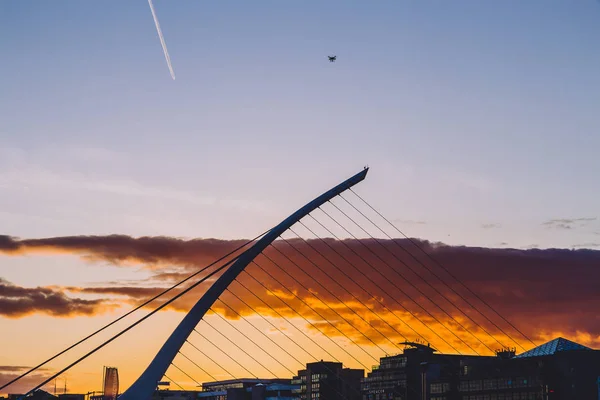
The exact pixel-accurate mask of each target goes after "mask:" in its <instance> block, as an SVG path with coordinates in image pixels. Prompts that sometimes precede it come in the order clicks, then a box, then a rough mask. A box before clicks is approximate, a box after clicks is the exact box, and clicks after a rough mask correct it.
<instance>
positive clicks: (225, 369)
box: [180, 339, 237, 381]
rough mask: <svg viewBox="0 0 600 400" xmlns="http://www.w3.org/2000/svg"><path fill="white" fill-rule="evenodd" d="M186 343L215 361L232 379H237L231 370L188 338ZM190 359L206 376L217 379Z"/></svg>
mask: <svg viewBox="0 0 600 400" xmlns="http://www.w3.org/2000/svg"><path fill="white" fill-rule="evenodd" d="M186 343H187V344H189V345H190V346H192V347H193V348H194V349H196V351H198V352H199V353H200V354H202V355H203V356H204V357H206V358H208V359H209V360H210V361H212V362H213V363H215V364H216V365H217V366H218V367H219V368H221V369H222V370H223V371H225V373H226V374H228V375H229V376H231V377H232V378H233V379H237V378H236V376H235V375H234V374H232V373H231V372H229V370H227V368H225V367H224V366H223V365H221V364H220V363H218V362H216V361H215V360H214V359H213V358H212V357H211V356H209V355H208V354H206V353H205V352H203V351H202V350H200V349H199V348H198V347H197V346H196V345H194V344H193V343H192V342H190V341H189V339H188V340H186ZM180 354H181V353H180ZM182 355H183V354H182ZM184 357H185V356H184ZM190 361H191V362H192V363H194V364H195V365H196V366H197V367H198V368H200V370H201V371H203V372H204V373H206V374H207V375H208V376H210V377H211V378H212V380H213V381H218V379H217V378H215V377H214V376H212V375H211V374H209V373H208V372H207V371H206V370H205V369H204V368H202V367H201V366H199V365H198V364H196V363H195V362H194V361H192V360H190Z"/></svg>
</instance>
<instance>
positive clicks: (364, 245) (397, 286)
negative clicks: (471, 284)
mask: <svg viewBox="0 0 600 400" xmlns="http://www.w3.org/2000/svg"><path fill="white" fill-rule="evenodd" d="M332 204H333V203H332ZM320 210H321V212H322V213H324V214H325V215H326V216H327V217H329V218H330V219H331V220H332V221H333V222H335V223H336V224H337V225H338V226H340V227H341V228H342V229H343V230H344V231H346V232H347V233H348V234H349V235H351V236H352V237H353V238H354V239H355V240H356V241H357V243H359V244H361V245H362V247H364V248H365V249H367V251H368V252H369V253H370V254H372V255H373V256H375V257H376V258H377V259H378V260H379V261H381V263H383V265H385V266H387V267H388V268H389V269H390V270H391V271H392V272H394V273H395V274H396V275H397V276H399V277H400V278H401V279H402V280H403V281H404V282H406V283H407V284H408V285H409V286H410V287H412V288H413V289H415V290H416V291H417V292H418V293H419V294H420V295H421V296H423V297H424V298H425V299H427V300H428V302H429V303H431V304H433V305H434V306H435V307H437V308H438V309H439V310H441V311H442V312H443V313H445V314H446V315H447V316H448V317H450V318H452V319H453V320H454V318H453V317H452V316H451V315H450V314H448V313H447V312H446V311H445V310H444V309H443V308H441V307H440V306H439V305H438V304H436V303H435V301H433V299H432V298H431V296H429V295H427V294H426V293H425V292H423V291H422V290H421V289H419V288H418V287H417V286H416V285H415V284H414V283H412V282H411V281H410V280H409V279H408V278H406V277H405V276H404V275H403V274H402V273H401V272H399V271H398V270H397V269H395V268H394V267H392V265H391V264H390V263H389V262H387V261H386V260H384V259H383V258H382V257H381V256H379V254H377V253H375V252H374V251H373V250H372V249H371V248H370V247H369V246H367V245H366V244H365V243H364V242H363V241H362V240H361V239H359V238H358V237H356V236H355V235H354V234H353V233H352V232H350V231H349V230H348V229H346V228H345V227H344V226H343V225H342V224H341V223H340V222H338V221H337V220H336V219H335V218H333V217H332V216H331V215H330V214H329V213H328V212H327V211H325V210H323V209H322V208H321V209H320ZM401 262H402V261H401ZM369 265H371V264H369ZM373 269H374V270H375V271H376V272H377V273H378V274H379V275H381V276H384V275H383V274H382V273H381V272H380V271H379V270H378V269H377V268H375V267H373ZM386 279H387V280H388V282H389V283H390V284H391V285H392V286H394V287H395V288H396V289H398V290H399V291H400V292H402V293H406V292H405V291H404V290H403V289H402V288H401V287H400V286H399V285H398V284H397V283H396V282H394V281H393V280H392V279H389V278H386ZM411 300H412V302H413V303H414V304H415V305H417V306H418V307H419V308H420V309H421V310H423V312H425V314H427V315H428V316H429V317H430V318H431V319H433V320H434V321H435V322H437V323H438V324H439V325H440V326H441V327H443V328H444V329H445V330H447V331H448V332H449V333H450V334H451V335H452V336H454V337H455V338H456V339H457V340H458V341H459V342H461V343H462V344H463V345H465V346H466V347H468V348H469V349H470V350H471V351H473V352H474V353H475V354H477V355H480V354H479V352H478V351H477V350H476V349H474V348H473V347H472V346H471V345H470V344H469V343H467V342H466V341H465V340H464V339H463V338H461V337H460V336H458V335H457V334H456V333H455V332H454V331H453V330H452V329H450V328H449V327H448V326H447V325H445V324H444V323H442V321H441V320H440V319H439V318H438V317H436V316H435V315H433V314H432V313H431V312H430V311H429V310H427V309H426V308H425V307H424V306H423V305H422V304H420V303H418V302H416V301H415V300H414V299H413V298H412V297H411ZM454 321H455V322H457V323H458V321H456V320H454ZM458 324H459V325H460V323H458ZM467 332H468V331H467ZM483 344H484V346H486V347H487V345H486V344H485V343H483ZM454 349H455V350H456V348H454ZM488 349H489V347H488ZM456 351H458V350H456ZM490 351H492V350H491V349H490ZM459 354H460V353H459Z"/></svg>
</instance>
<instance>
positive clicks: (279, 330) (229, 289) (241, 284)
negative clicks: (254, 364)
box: [211, 269, 361, 396]
mask: <svg viewBox="0 0 600 400" xmlns="http://www.w3.org/2000/svg"><path fill="white" fill-rule="evenodd" d="M244 272H245V273H246V275H249V276H251V277H252V275H251V274H250V273H249V272H248V271H247V269H245V270H244ZM252 278H253V279H254V277H252ZM235 282H236V283H237V284H238V285H240V286H242V287H244V288H245V289H246V290H247V291H248V292H250V293H251V294H252V295H253V296H254V297H256V298H257V299H259V300H260V301H261V302H262V303H263V304H265V305H266V306H267V307H268V308H269V309H270V310H271V311H273V312H274V313H276V314H277V315H279V316H280V317H281V318H283V319H284V320H285V321H286V322H288V323H289V324H290V325H292V326H293V327H294V328H296V329H298V328H297V327H296V326H295V325H294V324H292V323H291V322H290V321H289V320H288V319H287V318H286V317H283V316H282V315H281V314H280V313H279V312H278V311H277V310H275V309H274V308H273V307H271V306H270V305H269V304H268V303H266V302H265V301H264V300H262V299H261V298H260V297H258V296H257V295H256V294H255V293H254V292H252V291H251V290H250V289H248V288H247V287H246V286H245V285H244V284H243V283H242V282H241V281H240V280H239V277H238V278H236V279H235ZM227 292H229V293H230V294H231V295H233V296H234V297H235V298H237V299H238V300H239V301H240V302H241V303H242V304H244V305H245V306H246V307H248V308H249V309H250V310H251V311H252V312H253V313H254V314H256V315H258V316H260V317H261V318H262V319H263V320H265V321H266V322H267V323H268V324H269V325H270V326H271V327H273V328H274V329H275V330H277V332H279V333H280V334H281V335H282V336H283V337H285V338H287V339H288V340H289V341H290V342H291V343H293V344H294V345H295V346H296V347H297V348H299V349H300V350H302V351H303V352H305V353H306V354H307V355H308V356H310V357H311V358H313V359H314V360H315V361H318V358H317V357H315V356H314V355H312V354H311V353H310V352H308V350H306V349H305V348H304V347H302V346H300V345H299V344H298V342H296V341H295V340H294V339H292V338H291V337H290V336H288V335H286V334H285V333H284V332H283V331H282V330H281V329H280V328H279V327H277V326H276V325H274V324H273V323H272V322H271V321H269V320H268V319H267V318H266V317H265V316H264V315H262V314H261V313H259V312H258V311H257V310H256V309H255V308H254V307H252V306H251V305H250V304H248V302H246V301H245V300H244V299H243V298H242V297H240V296H238V295H237V294H236V293H234V292H233V291H232V290H231V285H230V286H229V287H228V288H227ZM219 301H221V302H222V303H223V304H225V305H226V306H227V307H228V308H229V309H231V310H232V311H233V312H234V313H235V314H236V315H238V316H239V317H240V318H241V319H244V320H246V322H247V323H249V324H250V325H252V326H253V327H254V329H256V330H257V331H259V333H261V334H262V335H263V336H264V337H265V338H267V339H268V340H269V341H271V342H272V343H273V344H275V345H276V346H277V347H278V348H279V349H280V350H282V351H283V352H284V353H286V354H287V355H288V356H290V357H291V358H293V359H294V360H295V361H296V362H297V363H298V364H299V365H300V367H301V368H302V369H304V368H305V363H303V362H302V361H300V360H299V359H298V358H296V357H295V356H293V355H292V354H290V353H289V352H288V351H287V350H285V349H284V348H283V347H281V346H280V345H279V344H277V343H276V342H275V341H273V340H272V339H271V338H270V337H268V336H267V335H265V334H264V332H262V331H260V330H259V329H258V328H257V327H256V326H255V325H254V324H252V323H251V322H250V321H248V320H247V319H246V318H244V317H243V316H242V315H241V314H240V313H239V312H238V311H236V310H235V309H234V308H233V307H232V306H231V305H229V304H227V303H225V302H224V301H223V300H222V299H219ZM211 311H213V313H216V311H215V310H211ZM219 317H221V319H223V320H225V318H224V317H223V316H221V315H219ZM225 321H226V322H227V323H229V322H228V321H227V320H225ZM229 324H230V323H229ZM230 326H232V328H234V329H235V330H236V331H238V332H239V333H240V334H242V335H244V334H243V332H240V331H239V329H237V328H235V326H233V325H232V324H230ZM298 331H299V332H301V333H302V334H303V335H305V336H306V337H308V338H309V339H310V337H309V336H308V335H306V334H305V333H304V332H303V331H302V330H300V329H298ZM244 336H245V335H244ZM310 340H311V341H312V342H313V343H315V342H314V340H313V339H310ZM253 344H255V345H256V346H257V347H259V348H260V349H261V350H262V351H263V352H265V353H267V354H270V353H268V352H267V351H266V350H265V349H263V348H261V347H260V346H259V345H258V344H257V343H255V342H253ZM271 358H273V357H272V356H271ZM275 360H276V359H275ZM276 361H277V362H278V363H279V364H280V365H282V366H283V367H284V368H286V369H287V370H288V372H290V373H291V374H292V375H295V373H294V372H293V371H291V370H290V369H289V368H287V367H285V365H283V364H281V363H280V362H279V361H278V360H276ZM335 361H337V360H335ZM338 362H339V361H338ZM324 367H325V369H327V370H328V371H329V372H331V373H332V374H334V373H335V371H334V370H332V369H331V368H329V367H328V366H327V365H324ZM273 375H275V374H273ZM275 376H276V375H275ZM342 380H343V381H344V382H345V383H349V382H347V381H345V380H344V379H342ZM348 386H349V387H350V388H352V389H353V390H355V391H356V393H357V394H359V395H360V394H361V393H360V391H358V390H356V389H354V388H353V387H352V385H348ZM331 388H332V389H334V390H335V391H336V392H337V393H338V394H340V395H342V396H343V394H342V393H340V392H339V390H338V389H337V388H335V387H333V386H331Z"/></svg>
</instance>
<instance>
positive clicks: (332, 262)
mask: <svg viewBox="0 0 600 400" xmlns="http://www.w3.org/2000/svg"><path fill="white" fill-rule="evenodd" d="M298 223H299V224H300V225H302V226H303V227H304V228H305V229H306V230H308V231H309V232H310V233H311V234H312V235H313V236H315V238H317V239H318V240H319V241H321V242H322V243H323V244H325V245H326V246H327V247H328V248H329V249H330V250H331V251H333V252H334V253H336V254H337V255H338V256H339V257H340V258H342V259H343V260H344V261H345V262H346V263H347V264H348V265H349V266H351V267H352V268H353V269H354V270H356V271H357V272H358V273H359V274H361V275H362V276H364V277H365V278H366V279H367V280H369V281H371V282H372V283H374V284H375V285H377V284H376V283H375V282H373V281H372V280H371V279H370V278H369V277H368V276H367V275H366V274H364V273H363V272H362V271H361V270H360V269H358V268H356V267H355V266H354V263H353V262H352V261H350V260H348V258H347V257H346V256H344V255H343V254H341V253H340V252H339V251H338V250H337V249H336V248H335V247H333V246H331V245H330V244H329V243H328V242H327V241H326V240H325V239H323V238H322V237H320V236H319V235H317V234H316V233H315V232H314V231H313V230H312V229H311V228H309V227H308V226H306V224H304V223H303V222H302V221H298ZM290 231H292V232H293V233H294V234H295V235H296V236H297V237H298V238H300V239H302V240H303V241H304V243H306V244H307V245H308V246H310V247H311V248H313V249H314V250H315V251H317V252H318V253H319V254H321V256H322V257H323V258H325V259H326V260H327V261H328V262H329V263H330V264H331V265H332V266H333V267H335V268H336V270H338V271H340V272H341V273H342V274H343V275H344V276H346V277H347V278H348V279H350V280H351V281H352V282H353V283H354V284H355V285H356V286H357V287H359V288H360V289H361V290H363V291H364V292H365V293H366V294H367V295H368V296H370V297H371V298H372V299H374V300H375V301H377V302H378V303H379V305H381V307H383V309H384V310H386V311H387V312H389V313H390V314H392V315H395V314H393V312H392V310H390V309H389V308H388V307H387V306H386V305H385V304H384V303H383V302H382V301H381V300H379V299H378V298H377V296H375V295H374V294H373V293H371V292H370V291H368V290H367V289H366V288H365V286H364V285H360V284H359V283H358V282H356V280H354V279H353V278H352V277H351V276H350V275H348V274H347V273H346V272H345V271H344V270H343V269H342V268H339V267H337V266H336V263H335V262H334V261H332V260H331V259H330V258H329V257H327V256H326V255H325V254H323V252H320V251H319V250H318V249H316V248H315V247H314V246H312V245H311V244H310V242H309V241H308V240H306V239H304V238H302V237H301V236H300V235H298V234H297V233H296V232H295V231H293V230H292V229H290ZM338 241H339V240H338ZM340 242H341V241H340ZM377 286H378V285H377ZM378 287H379V286H378ZM379 289H380V290H382V289H381V288H380V287H379ZM365 305H366V304H365ZM371 311H372V312H373V314H375V315H376V316H377V317H379V319H380V320H381V321H382V322H384V323H385V324H387V326H389V327H390V328H391V329H392V330H393V331H394V332H396V333H397V334H398V335H400V336H401V337H402V338H403V339H404V341H408V339H407V338H406V336H405V335H404V334H403V333H402V332H400V331H398V330H397V329H396V328H395V327H394V326H393V325H391V324H390V323H389V322H388V321H387V320H386V319H385V318H383V317H381V316H380V315H379V314H378V313H377V312H376V311H374V310H373V309H371ZM396 318H398V319H399V320H400V322H402V323H404V324H406V325H407V326H408V327H409V328H410V329H411V330H412V331H413V332H415V333H416V334H417V335H419V334H418V333H417V332H416V331H415V330H414V329H413V328H412V327H411V326H410V325H408V324H407V323H406V322H404V320H402V319H401V318H400V317H398V316H396ZM421 338H422V339H424V340H425V338H423V337H422V336H421Z"/></svg>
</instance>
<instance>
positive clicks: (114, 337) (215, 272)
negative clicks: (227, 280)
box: [25, 258, 237, 396]
mask: <svg viewBox="0 0 600 400" xmlns="http://www.w3.org/2000/svg"><path fill="white" fill-rule="evenodd" d="M236 260H237V258H234V259H231V260H229V261H228V262H226V263H225V264H223V265H222V266H220V267H219V268H217V269H215V270H214V271H212V272H210V273H209V274H208V275H206V276H205V277H203V278H202V279H200V280H199V281H197V282H195V283H193V284H192V285H190V286H188V287H187V288H185V289H184V290H182V291H181V292H179V293H178V294H177V295H175V296H173V297H172V298H171V299H169V300H167V301H166V302H164V303H163V304H161V305H160V306H158V307H157V308H155V309H154V310H152V311H151V312H149V313H148V314H146V315H144V316H143V317H142V318H140V319H138V320H137V321H135V322H134V323H133V324H131V325H129V326H128V327H127V328H125V329H123V330H121V331H120V332H119V333H117V334H115V335H113V336H112V337H111V338H109V339H108V340H106V341H104V342H103V343H102V344H100V345H98V346H96V347H95V348H93V349H92V350H90V351H88V352H87V353H86V354H84V355H83V356H82V357H79V358H78V359H77V360H75V361H73V362H72V363H71V364H69V365H67V366H66V367H64V368H63V369H61V370H60V371H58V372H57V373H55V374H53V375H52V376H51V377H49V378H47V379H46V380H45V381H43V382H42V383H40V384H39V385H37V386H36V387H34V388H33V389H31V390H29V392H27V393H26V394H25V396H28V395H30V394H31V393H33V392H35V391H36V390H38V389H40V388H41V387H43V386H44V385H46V384H47V383H48V382H51V381H53V380H54V379H55V378H56V377H58V376H60V375H62V374H63V373H65V372H67V371H68V370H70V369H71V368H73V367H74V366H75V365H77V364H79V363H80V362H82V361H83V360H85V359H86V358H88V357H89V356H91V355H92V354H94V353H96V352H97V351H98V350H100V349H102V348H103V347H105V346H106V345H108V344H109V343H111V342H113V341H114V340H116V339H117V338H119V337H121V336H122V335H124V334H125V333H127V332H129V331H130V330H131V329H133V328H135V327H136V326H138V325H139V324H141V323H142V322H144V321H145V320H147V319H148V318H150V317H151V316H153V315H154V314H156V313H157V312H159V311H160V310H162V309H163V308H165V307H166V306H168V305H169V304H171V303H173V302H174V301H175V300H177V299H179V298H180V297H182V296H183V295H185V294H186V293H188V292H189V291H190V290H192V289H194V288H196V287H197V286H198V285H200V284H201V283H203V282H204V281H206V280H208V279H210V278H211V277H212V276H214V275H216V274H217V273H219V272H221V271H223V270H224V269H225V268H226V267H228V266H229V265H230V264H232V263H234V262H235V261H236ZM169 365H170V364H169ZM165 372H166V371H165ZM162 376H164V373H163V374H161V375H160V376H159V378H158V379H156V381H155V382H154V383H156V382H158V380H159V379H160V378H161V377H162ZM152 390H154V389H152Z"/></svg>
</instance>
